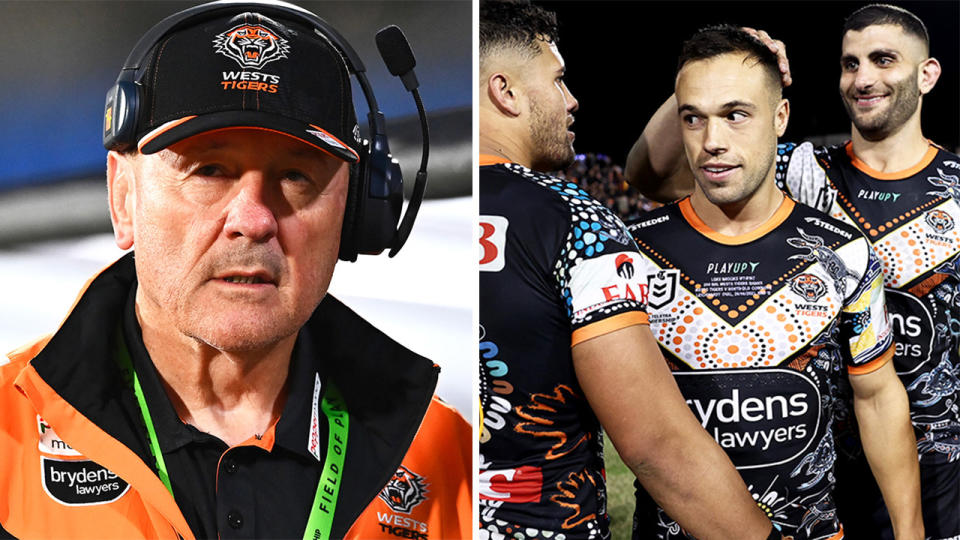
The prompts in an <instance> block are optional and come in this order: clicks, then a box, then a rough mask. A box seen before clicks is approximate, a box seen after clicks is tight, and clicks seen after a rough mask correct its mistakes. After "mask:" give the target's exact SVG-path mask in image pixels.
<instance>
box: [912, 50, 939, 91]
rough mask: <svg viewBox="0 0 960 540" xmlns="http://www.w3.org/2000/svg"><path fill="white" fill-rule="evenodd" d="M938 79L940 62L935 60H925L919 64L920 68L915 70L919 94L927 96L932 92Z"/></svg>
mask: <svg viewBox="0 0 960 540" xmlns="http://www.w3.org/2000/svg"><path fill="white" fill-rule="evenodd" d="M939 78H940V62H939V61H937V59H936V58H927V59H926V60H924V61H923V62H920V67H919V69H917V86H918V87H919V88H920V93H921V94H927V93H929V92H930V91H931V90H933V86H934V85H935V84H937V80H938V79H939Z"/></svg>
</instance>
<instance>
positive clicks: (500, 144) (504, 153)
mask: <svg viewBox="0 0 960 540" xmlns="http://www.w3.org/2000/svg"><path fill="white" fill-rule="evenodd" d="M480 153H481V154H486V155H490V156H497V157H500V158H503V159H505V160H507V161H509V162H511V163H517V164H520V165H523V166H524V167H527V168H530V165H531V163H532V162H531V160H530V159H529V158H528V157H527V156H528V155H529V154H528V153H527V152H524V151H522V149H521V146H520V145H519V144H517V143H516V142H515V141H514V140H512V139H511V138H510V137H506V136H504V137H499V138H484V137H480Z"/></svg>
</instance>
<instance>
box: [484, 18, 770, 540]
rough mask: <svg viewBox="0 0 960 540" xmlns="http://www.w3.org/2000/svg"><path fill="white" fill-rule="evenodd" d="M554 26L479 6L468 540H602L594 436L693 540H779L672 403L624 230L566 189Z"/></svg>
mask: <svg viewBox="0 0 960 540" xmlns="http://www.w3.org/2000/svg"><path fill="white" fill-rule="evenodd" d="M564 69H565V68H564V63H563V59H562V57H561V56H560V53H559V51H558V49H557V29H556V20H555V17H554V16H553V14H552V13H549V12H546V11H544V10H542V9H540V8H538V7H535V6H531V5H529V4H521V3H512V2H511V3H507V2H484V3H482V4H481V6H480V151H481V152H482V154H483V155H481V157H480V165H481V166H480V232H481V236H480V239H479V243H480V248H481V250H480V323H481V328H480V359H479V360H480V366H479V367H480V378H481V392H480V395H481V405H482V412H483V418H484V420H483V426H482V433H481V439H480V466H479V469H480V470H479V477H480V524H479V525H480V531H479V538H481V539H488V538H511V539H513V538H526V539H531V538H536V539H540V538H566V539H568V540H571V539H587V538H598V539H599V538H609V537H610V531H609V518H608V517H607V512H606V488H605V480H604V469H603V454H602V451H603V441H602V435H601V431H600V428H601V425H602V426H603V428H604V429H605V430H606V431H607V433H608V434H609V435H610V437H611V439H612V441H613V443H614V445H615V446H616V447H617V450H618V451H619V453H620V455H621V456H622V457H623V460H624V462H625V463H626V464H627V465H628V466H629V467H630V468H631V470H632V471H633V472H634V473H635V474H636V475H637V478H638V479H639V480H640V481H641V482H642V483H643V485H644V486H646V488H647V489H648V490H649V492H650V493H651V495H652V496H653V497H654V498H655V499H656V500H657V501H658V502H659V503H660V504H661V505H662V506H663V507H665V508H669V509H670V511H671V512H672V513H673V515H675V516H676V517H677V519H678V520H679V521H680V522H681V523H683V524H684V526H685V527H687V528H688V529H689V530H691V531H694V532H695V534H697V536H698V537H700V538H746V539H749V538H764V537H767V538H779V537H780V535H779V533H778V532H776V531H775V530H774V529H773V527H771V525H770V522H769V521H768V520H767V519H766V518H765V517H764V515H763V513H762V512H761V511H760V510H759V508H758V507H757V505H756V504H755V503H754V501H753V500H752V499H751V498H750V496H749V494H748V492H747V490H746V486H744V484H743V482H742V480H741V479H740V478H739V476H738V475H737V474H736V471H735V470H734V468H733V467H732V465H731V464H730V461H729V460H728V459H727V458H726V456H725V455H724V453H723V452H722V451H721V450H720V448H719V447H718V446H717V444H716V443H715V442H714V441H713V440H712V439H711V438H710V437H709V436H708V435H707V434H706V432H704V430H703V429H702V428H701V427H700V426H699V425H698V422H697V420H696V419H695V418H694V416H693V415H692V414H691V412H690V409H689V408H688V407H687V406H686V405H685V403H684V402H683V398H682V397H681V395H680V393H679V392H678V390H677V386H676V384H675V383H674V381H673V379H672V377H671V376H670V373H669V370H668V369H667V368H666V365H665V364H664V362H663V359H662V356H661V355H660V353H659V352H658V350H657V345H656V341H655V340H654V339H653V336H651V334H650V331H649V328H648V327H647V316H646V313H645V312H644V311H643V307H642V305H641V304H640V302H639V298H638V296H637V295H638V294H640V291H639V290H636V289H635V286H636V281H635V279H634V277H635V274H634V266H633V265H634V264H635V262H634V261H638V259H639V254H638V253H637V250H636V245H635V244H634V242H633V241H632V239H631V238H630V235H629V233H628V232H627V231H626V229H625V227H624V225H623V224H622V222H620V220H619V219H617V218H616V217H615V216H614V215H613V214H612V213H610V211H609V210H607V209H606V208H605V207H603V206H602V205H600V204H599V203H598V202H597V201H595V200H593V199H592V198H590V196H589V195H587V194H586V192H584V191H583V190H582V189H580V188H579V187H577V185H576V184H573V183H568V182H565V181H563V180H561V179H558V178H555V177H553V176H550V175H549V174H546V172H547V171H550V170H555V169H558V168H561V167H564V166H565V165H567V164H569V163H570V162H572V160H573V159H574V152H573V147H572V142H573V133H572V132H570V131H569V130H568V128H569V126H570V124H571V123H572V122H573V113H574V112H575V111H577V108H578V103H577V101H576V99H575V98H574V97H573V95H571V93H570V91H569V89H567V87H566V85H565V84H564V82H563V76H564Z"/></svg>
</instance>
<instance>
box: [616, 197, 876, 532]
mask: <svg viewBox="0 0 960 540" xmlns="http://www.w3.org/2000/svg"><path fill="white" fill-rule="evenodd" d="M630 231H631V232H632V233H633V236H634V238H635V239H636V241H637V245H638V246H639V249H640V253H641V257H640V258H639V259H638V260H637V261H636V262H635V263H634V264H635V266H636V276H635V283H636V285H635V288H636V289H639V290H641V291H642V295H641V297H642V299H643V300H644V301H645V302H646V303H647V307H648V313H649V317H650V329H651V330H652V331H653V334H654V336H656V337H657V340H658V341H659V342H660V345H661V348H662V349H663V352H664V356H665V358H666V359H667V363H668V364H669V365H670V368H671V369H672V370H673V372H674V377H675V379H676V381H677V384H678V386H679V387H680V391H681V392H682V393H683V395H684V397H685V398H686V401H687V404H688V405H689V406H690V408H691V409H692V410H693V412H694V415H695V416H697V418H699V419H700V421H701V423H702V424H703V427H704V428H705V429H706V430H707V432H708V433H710V435H712V436H713V437H714V439H716V441H717V443H718V444H719V445H720V447H721V448H723V449H724V450H725V451H726V452H727V455H728V456H730V459H731V461H732V462H733V464H734V465H735V466H736V467H737V470H738V471H739V472H740V474H741V476H743V479H744V482H745V483H746V484H747V487H748V488H749V489H750V492H751V494H752V495H753V497H754V498H755V499H756V500H757V501H758V503H759V504H760V506H761V507H762V508H763V509H764V510H765V511H766V512H767V515H768V516H769V517H770V519H771V521H773V522H774V523H775V524H777V525H778V526H779V527H781V531H782V532H783V533H784V535H792V536H793V537H794V538H796V539H797V540H800V539H814V538H816V539H820V538H832V537H833V536H834V535H836V534H837V533H838V532H839V531H840V526H839V523H838V521H837V519H836V515H835V512H834V503H833V500H832V497H831V493H832V488H833V482H834V477H833V462H834V458H835V452H834V444H833V433H832V429H833V425H832V418H833V414H832V406H833V401H834V396H835V388H836V384H837V382H838V380H839V379H840V378H841V377H845V376H846V372H850V373H868V372H870V371H873V370H875V369H877V368H879V367H880V366H882V365H883V364H884V363H885V362H886V361H888V360H889V359H890V356H891V354H892V348H891V336H890V334H891V332H890V325H889V322H888V320H887V314H886V308H885V306H884V299H883V277H882V273H881V267H880V262H879V260H878V259H877V257H876V255H875V254H874V252H873V250H872V249H871V248H870V244H869V242H867V240H866V238H864V237H863V235H862V234H861V233H860V232H859V231H857V230H856V229H855V228H854V227H851V226H849V225H847V224H844V223H841V222H838V221H835V220H832V219H830V218H829V217H827V216H826V215H824V214H822V213H821V212H818V211H816V210H813V209H811V208H809V207H806V206H803V205H799V204H796V203H794V202H793V201H792V200H791V199H789V198H787V197H785V198H784V201H783V203H782V204H781V206H780V207H779V209H778V210H777V212H776V213H775V214H774V216H773V217H772V218H771V219H770V221H769V222H768V223H766V224H765V225H763V226H761V227H760V228H759V229H757V230H756V231H753V232H751V233H749V234H746V235H743V236H738V237H731V236H725V235H722V234H719V233H717V232H715V231H712V230H711V229H709V227H707V225H706V224H704V223H703V222H702V221H701V220H700V219H699V218H698V217H697V215H696V214H695V213H694V211H693V208H692V206H691V204H690V199H689V198H686V199H683V200H681V201H680V202H679V203H677V204H672V205H669V206H666V207H664V208H661V209H658V210H655V211H654V212H651V213H649V214H647V216H645V217H644V219H643V220H642V221H638V222H636V223H635V224H633V225H632V226H631V227H630ZM645 504H646V501H645V497H642V496H641V497H640V498H639V500H638V512H637V516H638V520H642V519H643V518H644V516H645V517H646V518H647V519H648V520H650V521H652V523H639V522H638V523H637V524H636V526H637V527H638V528H648V527H652V528H654V529H655V531H656V534H657V535H659V537H660V538H686V535H685V533H683V532H682V531H681V529H680V527H679V526H678V525H677V524H676V523H675V522H674V521H673V520H672V519H671V518H669V517H668V516H667V515H666V514H665V513H664V512H663V511H662V510H660V509H657V510H656V511H644V510H643V506H644V505H645Z"/></svg>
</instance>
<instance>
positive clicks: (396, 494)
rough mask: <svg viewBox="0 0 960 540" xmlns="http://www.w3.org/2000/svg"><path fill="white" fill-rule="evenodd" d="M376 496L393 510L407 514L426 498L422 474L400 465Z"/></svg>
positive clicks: (425, 487)
mask: <svg viewBox="0 0 960 540" xmlns="http://www.w3.org/2000/svg"><path fill="white" fill-rule="evenodd" d="M378 496H379V497H380V498H381V499H382V500H383V502H385V503H387V506H389V507H390V509H391V510H393V511H394V512H403V513H405V514H409V513H410V510H412V509H413V507H414V506H416V505H418V504H420V503H421V502H423V501H425V500H426V499H427V483H426V482H424V480H423V477H422V476H420V475H419V474H416V473H415V472H413V471H411V470H410V469H408V468H406V467H404V466H403V465H401V466H400V468H399V469H397V472H395V473H393V476H391V477H390V481H389V482H387V485H386V486H384V488H383V489H382V490H381V491H380V494H379V495H378Z"/></svg>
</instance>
